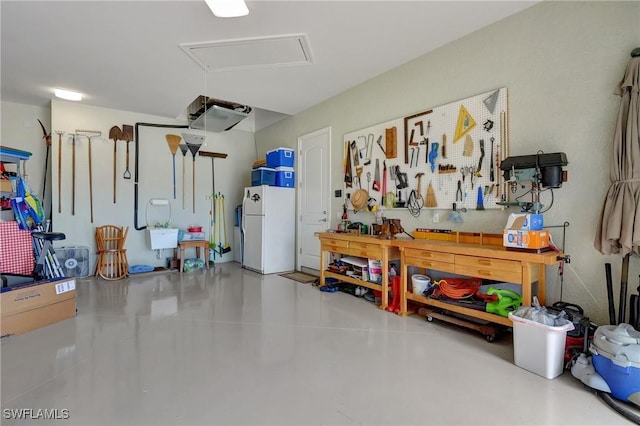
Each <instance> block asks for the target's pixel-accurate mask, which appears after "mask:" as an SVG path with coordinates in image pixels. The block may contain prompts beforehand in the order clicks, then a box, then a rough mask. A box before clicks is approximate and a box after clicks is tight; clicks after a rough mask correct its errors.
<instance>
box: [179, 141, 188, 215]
mask: <svg viewBox="0 0 640 426" xmlns="http://www.w3.org/2000/svg"><path fill="white" fill-rule="evenodd" d="M188 151H189V148H188V147H187V144H186V143H181V144H180V152H182V210H184V208H185V206H184V199H185V196H184V182H185V179H184V175H185V172H184V171H185V163H184V161H185V158H186V157H187V152H188Z"/></svg>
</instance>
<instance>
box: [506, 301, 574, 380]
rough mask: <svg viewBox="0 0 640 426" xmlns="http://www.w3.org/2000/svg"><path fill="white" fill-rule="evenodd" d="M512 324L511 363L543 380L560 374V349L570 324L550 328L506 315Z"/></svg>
mask: <svg viewBox="0 0 640 426" xmlns="http://www.w3.org/2000/svg"><path fill="white" fill-rule="evenodd" d="M509 319H511V321H512V322H513V361H514V362H515V364H516V365H517V366H518V367H520V368H524V369H525V370H528V371H531V372H532V373H535V374H537V375H539V376H542V377H545V378H547V379H553V378H555V377H558V376H559V375H561V374H562V372H563V371H564V349H565V343H566V341H567V331H571V330H573V323H571V322H570V321H567V324H565V325H562V326H559V327H553V326H549V325H544V324H541V323H539V322H535V321H531V320H528V319H525V318H521V317H518V316H516V315H514V314H513V313H512V312H509Z"/></svg>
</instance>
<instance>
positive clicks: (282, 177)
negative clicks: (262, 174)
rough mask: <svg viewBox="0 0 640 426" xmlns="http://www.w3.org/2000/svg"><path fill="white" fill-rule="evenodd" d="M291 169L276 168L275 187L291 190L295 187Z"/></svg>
mask: <svg viewBox="0 0 640 426" xmlns="http://www.w3.org/2000/svg"><path fill="white" fill-rule="evenodd" d="M294 170H295V169H294V168H293V167H276V186H282V187H286V188H293V187H295V186H296V182H295V172H294Z"/></svg>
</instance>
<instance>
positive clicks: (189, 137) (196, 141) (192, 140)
mask: <svg viewBox="0 0 640 426" xmlns="http://www.w3.org/2000/svg"><path fill="white" fill-rule="evenodd" d="M182 137H183V138H184V141H185V142H186V144H187V148H189V151H190V152H191V155H192V156H193V166H192V168H191V174H192V182H191V198H192V203H193V213H195V212H196V154H197V153H198V151H199V150H200V147H201V146H202V143H203V142H204V136H200V135H194V134H191V133H183V134H182Z"/></svg>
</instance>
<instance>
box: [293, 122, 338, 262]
mask: <svg viewBox="0 0 640 426" xmlns="http://www.w3.org/2000/svg"><path fill="white" fill-rule="evenodd" d="M323 133H326V134H327V135H328V139H327V141H326V149H327V156H328V161H327V166H326V167H327V169H326V170H324V173H326V175H327V179H328V185H327V188H328V189H329V190H328V191H327V193H326V194H324V197H325V201H326V205H327V226H329V225H330V224H331V214H332V213H331V190H330V188H331V126H327V127H323V128H321V129H318V130H316V131H313V132H311V133H307V134H304V135H302V136H298V146H297V152H298V158H299V159H300V158H302V144H303V143H304V141H305V140H307V139H311V138H315V137H317V136H319V135H321V134H323ZM300 163H301V161H296V166H297V167H298V168H299V167H300ZM296 176H297V177H298V178H297V180H298V182H297V187H298V194H297V196H298V199H297V201H296V209H297V215H296V271H301V270H302V267H301V265H300V256H299V254H300V248H301V241H300V240H301V238H302V232H301V228H302V218H301V215H302V200H303V198H304V197H302V193H303V190H304V187H303V186H302V183H301V182H302V173H300V170H296ZM323 266H326V265H321V267H323Z"/></svg>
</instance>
